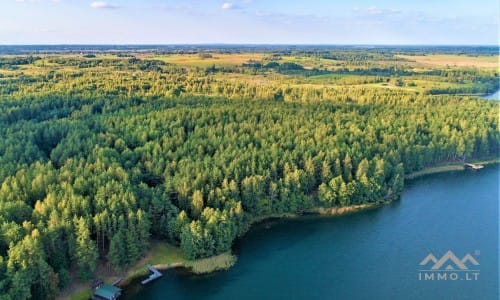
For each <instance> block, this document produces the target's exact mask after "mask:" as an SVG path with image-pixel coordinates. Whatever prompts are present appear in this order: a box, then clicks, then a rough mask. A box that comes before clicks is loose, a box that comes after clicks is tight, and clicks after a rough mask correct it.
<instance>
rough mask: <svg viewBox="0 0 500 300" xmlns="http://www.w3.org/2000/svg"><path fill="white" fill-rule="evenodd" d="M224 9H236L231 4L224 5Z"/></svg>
mask: <svg viewBox="0 0 500 300" xmlns="http://www.w3.org/2000/svg"><path fill="white" fill-rule="evenodd" d="M221 8H222V9H234V8H235V6H234V4H233V3H231V2H224V4H222V7H221Z"/></svg>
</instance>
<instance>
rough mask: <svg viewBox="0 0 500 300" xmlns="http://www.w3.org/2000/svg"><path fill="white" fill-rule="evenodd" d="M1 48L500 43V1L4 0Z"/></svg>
mask: <svg viewBox="0 0 500 300" xmlns="http://www.w3.org/2000/svg"><path fill="white" fill-rule="evenodd" d="M0 11H1V14H0V15H1V17H0V44H179V43H180V44H183V43H189V44H196V43H257V44H440V45H444V44H461V45H463V44H488V45H494V44H498V38H499V32H498V26H499V22H500V21H499V19H500V17H499V11H500V2H499V1H498V0H476V1H473V0H418V1H414V0H413V1H406V0H399V1H396V0H378V1H368V0H348V1H338V0H300V1H299V0H297V1H295V0H288V1H285V0H222V1H218V0H181V1H173V0H142V1H132V0H99V1H87V0H0Z"/></svg>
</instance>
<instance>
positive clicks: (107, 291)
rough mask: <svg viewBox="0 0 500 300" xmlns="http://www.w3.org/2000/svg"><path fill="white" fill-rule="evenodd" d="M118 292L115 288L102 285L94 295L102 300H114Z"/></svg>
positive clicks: (119, 290)
mask: <svg viewBox="0 0 500 300" xmlns="http://www.w3.org/2000/svg"><path fill="white" fill-rule="evenodd" d="M120 292H121V289H119V288H117V287H116V286H112V285H109V284H103V285H101V286H100V287H99V288H98V289H97V290H96V291H95V292H94V295H95V296H99V297H101V298H104V299H116V297H117V296H118V294H119V293H120Z"/></svg>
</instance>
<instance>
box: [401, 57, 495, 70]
mask: <svg viewBox="0 0 500 300" xmlns="http://www.w3.org/2000/svg"><path fill="white" fill-rule="evenodd" d="M398 57H401V58H405V59H408V60H410V61H415V62H417V63H419V64H423V65H428V66H453V67H477V68H499V66H500V65H499V56H479V57H473V56H466V55H444V54H439V55H421V56H411V55H398Z"/></svg>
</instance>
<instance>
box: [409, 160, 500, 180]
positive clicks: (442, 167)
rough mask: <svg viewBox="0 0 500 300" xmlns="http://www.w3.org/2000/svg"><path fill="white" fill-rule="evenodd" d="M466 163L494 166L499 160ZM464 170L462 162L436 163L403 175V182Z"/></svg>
mask: <svg viewBox="0 0 500 300" xmlns="http://www.w3.org/2000/svg"><path fill="white" fill-rule="evenodd" d="M468 162H469V163H474V164H481V165H494V164H498V163H500V158H489V159H488V158H486V159H476V160H471V161H468ZM465 170H466V168H465V167H464V163H463V162H447V163H438V164H436V165H434V166H428V167H425V168H423V169H422V170H420V171H416V172H412V173H410V174H407V175H405V180H412V179H416V178H419V177H422V176H426V175H430V174H437V173H444V172H450V171H465Z"/></svg>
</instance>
